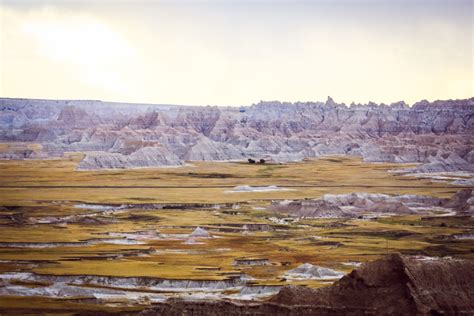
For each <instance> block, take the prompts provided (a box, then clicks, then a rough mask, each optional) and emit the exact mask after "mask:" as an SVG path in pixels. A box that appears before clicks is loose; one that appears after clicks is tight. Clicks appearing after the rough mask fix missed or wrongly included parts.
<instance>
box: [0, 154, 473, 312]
mask: <svg viewBox="0 0 474 316" xmlns="http://www.w3.org/2000/svg"><path fill="white" fill-rule="evenodd" d="M80 158H81V156H80V155H77V154H75V155H69V156H67V157H66V158H62V159H53V160H23V161H0V174H1V178H0V215H1V219H0V225H1V226H2V227H1V230H0V243H14V242H17V243H18V242H23V243H25V242H29V243H39V242H41V243H47V242H81V241H86V240H91V239H98V238H107V237H109V236H108V235H107V234H108V233H110V232H115V233H119V232H136V231H141V230H147V231H149V230H152V231H159V232H160V233H162V234H189V233H191V232H192V231H193V230H194V228H195V227H197V226H200V227H203V228H206V229H207V230H208V231H210V232H211V234H212V236H213V238H209V239H204V240H200V241H202V243H200V244H185V243H184V240H176V239H172V238H169V239H160V240H149V241H147V242H146V243H144V244H133V245H116V244H106V243H96V244H90V245H84V246H81V247H77V246H74V247H71V246H69V245H64V246H59V247H54V248H12V247H1V246H0V272H12V271H32V272H35V273H40V274H54V275H81V274H93V275H114V276H153V277H159V278H169V279H203V280H216V279H223V278H225V277H226V276H227V275H228V273H240V272H244V273H246V274H248V275H250V276H252V277H254V278H255V279H256V281H255V282H256V283H257V284H278V285H284V284H303V285H308V286H312V287H319V286H323V285H326V284H327V282H322V281H315V280H305V281H289V280H285V279H283V278H282V275H283V274H284V272H285V271H287V270H289V269H292V268H295V267H297V266H298V265H300V264H302V263H306V262H309V263H312V264H317V265H321V266H324V267H328V268H333V269H336V270H339V271H343V272H350V271H351V269H352V268H353V267H351V266H348V265H344V264H343V263H346V262H365V261H368V260H372V259H375V258H377V257H379V256H381V255H383V254H385V253H387V252H393V251H399V252H402V253H406V254H422V255H428V256H446V255H449V256H454V257H463V258H474V254H473V252H472V249H474V243H473V241H472V240H456V241H453V240H448V239H443V238H442V236H445V235H451V234H455V233H473V231H474V230H473V228H474V221H473V219H472V218H460V217H453V216H450V217H431V218H422V217H421V216H414V215H410V216H399V217H390V218H378V219H373V220H362V219H304V220H301V221H300V222H298V223H295V224H290V225H275V224H274V223H273V222H272V221H270V219H269V218H270V217H274V216H276V217H278V216H281V215H275V214H272V213H269V212H268V211H266V210H264V209H263V208H264V207H265V206H267V205H268V204H269V203H270V201H271V200H274V199H303V198H317V197H320V196H322V195H323V194H325V193H332V194H339V193H351V192H373V193H386V194H421V195H432V196H437V197H449V196H451V195H452V194H453V193H454V192H456V191H457V189H458V188H456V187H454V186H451V185H449V184H444V183H435V182H431V181H429V180H426V179H423V180H421V179H416V178H411V177H407V176H402V175H397V174H394V173H391V172H389V170H391V169H394V168H400V167H405V166H400V165H396V164H374V163H364V162H362V161H361V160H360V159H358V158H353V157H325V158H321V159H318V160H308V161H304V162H301V163H289V164H282V165H280V164H265V165H259V164H258V165H250V164H246V163H236V162H234V163H231V162H192V164H190V165H188V166H185V167H180V168H161V169H159V168H157V169H135V170H106V171H76V170H75V167H76V165H77V163H78V161H79V159H80ZM238 185H252V186H267V185H278V186H280V187H287V188H290V189H291V191H274V192H250V193H229V192H226V191H229V190H232V188H233V187H235V186H238ZM81 203H90V204H113V205H120V204H134V205H135V204H136V205H137V206H136V207H131V208H129V209H127V210H125V211H123V212H118V213H115V214H111V215H104V216H103V217H104V218H105V219H108V220H113V221H105V222H104V223H102V224H100V225H97V224H87V223H69V224H67V225H55V224H41V223H37V222H34V221H33V222H32V220H31V219H41V218H44V217H54V216H56V217H64V216H68V215H78V214H82V215H84V214H88V213H91V212H92V211H91V210H89V209H87V208H77V207H75V205H77V204H81ZM153 203H162V204H163V203H208V204H211V206H209V207H206V208H198V207H193V206H189V205H188V206H186V205H185V206H183V207H181V209H159V208H153V207H149V208H143V207H140V205H142V204H153ZM224 203H229V204H227V205H224ZM214 204H222V205H221V206H220V207H214V206H212V205H214ZM232 204H238V205H239V208H238V209H236V208H233V207H232ZM11 218H15V220H12V219H11ZM248 223H259V224H268V225H270V226H271V227H273V228H274V229H272V230H271V231H262V232H258V231H256V232H250V233H248V234H243V233H242V226H243V225H245V224H248ZM315 236H316V237H315ZM135 252H137V253H140V252H141V253H142V254H144V253H146V255H133V254H134V253H135ZM117 254H125V255H124V256H123V257H117V258H115V259H114V260H107V259H102V258H105V257H106V256H108V255H117ZM236 258H265V259H268V260H269V262H270V264H269V265H266V266H236V265H234V264H233V262H234V259H236ZM20 261H21V262H36V263H37V264H36V265H34V266H31V267H27V266H25V265H18V264H16V263H15V262H20ZM37 300H40V301H41V304H44V306H48V307H51V309H53V310H59V309H60V307H61V306H65V305H68V306H71V304H72V305H74V304H76V303H74V302H70V301H69V302H67V301H64V300H59V301H54V300H51V299H46V298H43V299H40V298H37ZM9 304H13V305H15V306H20V307H21V306H23V305H25V301H24V300H23V299H22V298H15V299H14V300H11V301H9V300H8V299H5V298H2V299H1V300H0V307H2V306H3V307H8V306H10V305H9ZM22 304H23V305H22ZM38 304H40V303H38ZM88 308H89V307H88ZM127 308H128V307H127Z"/></svg>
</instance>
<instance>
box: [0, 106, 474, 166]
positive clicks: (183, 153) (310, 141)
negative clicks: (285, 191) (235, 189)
mask: <svg viewBox="0 0 474 316" xmlns="http://www.w3.org/2000/svg"><path fill="white" fill-rule="evenodd" d="M473 134H474V98H471V99H466V100H449V101H436V102H433V103H429V102H427V101H421V102H418V103H416V104H414V105H413V106H412V107H409V106H408V105H406V104H405V103H403V102H398V103H394V104H392V105H389V106H388V105H383V104H382V105H377V104H374V103H369V104H366V105H357V104H351V106H350V107H347V106H345V105H343V104H337V103H335V102H334V100H332V99H331V98H329V99H328V100H327V101H326V102H325V103H323V102H306V103H301V102H297V103H281V102H276V101H275V102H260V103H258V104H255V105H252V106H250V107H248V108H245V109H244V110H243V111H241V110H240V109H239V108H231V107H187V106H170V105H143V104H142V105H140V104H123V103H110V102H109V103H108V102H100V101H53V100H50V101H48V100H26V99H0V141H31V142H39V143H41V144H43V148H44V150H45V151H46V154H47V155H61V154H62V153H63V152H66V151H68V152H71V151H80V152H93V153H89V154H87V155H86V158H85V159H84V161H83V162H82V163H81V164H80V166H79V168H82V169H101V168H133V167H153V166H162V165H179V164H182V163H183V161H185V160H246V159H247V158H253V159H257V160H258V159H260V158H264V159H267V160H268V159H270V160H273V161H282V162H284V161H295V160H301V159H304V158H308V157H318V156H321V155H328V154H347V155H359V156H362V157H363V158H364V159H365V160H367V161H388V162H420V163H422V165H420V166H419V167H417V168H415V169H414V170H413V171H415V172H437V171H458V170H465V171H474V164H473V161H474V158H473V157H474V140H473V137H472V135H473ZM155 153H156V156H157V157H153V156H154V155H155ZM3 158H8V159H11V158H18V159H21V158H22V157H21V155H13V154H8V153H7V154H3Z"/></svg>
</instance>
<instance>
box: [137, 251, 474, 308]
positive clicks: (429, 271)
mask: <svg viewBox="0 0 474 316" xmlns="http://www.w3.org/2000/svg"><path fill="white" fill-rule="evenodd" d="M473 279H474V262H473V261H471V260H456V259H440V258H417V257H407V256H401V255H399V254H391V255H388V256H386V257H385V258H382V259H379V260H376V261H372V262H369V263H366V264H364V265H363V266H362V267H361V268H360V269H356V270H354V271H352V272H351V273H350V274H348V275H346V276H344V277H343V278H342V279H340V280H339V281H337V282H336V283H334V284H333V285H331V286H327V287H322V288H319V289H311V288H306V287H303V286H287V287H283V288H282V289H281V290H280V292H279V293H278V294H277V295H275V296H274V297H273V298H272V299H271V300H270V301H268V302H259V303H237V302H230V301H185V300H169V301H167V302H165V303H161V304H157V305H156V306H155V307H152V308H150V309H149V310H146V311H144V312H142V315H156V314H160V315H161V314H163V315H348V314H350V315H367V314H368V315H471V314H472V313H473V312H474V301H473V300H472V297H474V285H473V283H472V280H473Z"/></svg>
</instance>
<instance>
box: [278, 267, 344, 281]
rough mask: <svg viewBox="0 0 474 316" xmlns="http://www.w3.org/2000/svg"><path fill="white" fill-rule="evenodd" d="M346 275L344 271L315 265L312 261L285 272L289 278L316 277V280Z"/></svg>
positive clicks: (332, 278)
mask: <svg viewBox="0 0 474 316" xmlns="http://www.w3.org/2000/svg"><path fill="white" fill-rule="evenodd" d="M343 276H344V273H341V272H338V271H334V270H332V269H328V268H324V267H320V266H315V265H312V264H311V263H304V264H302V265H300V266H298V267H296V268H294V269H291V270H289V271H287V272H286V273H285V278H288V279H316V280H334V279H339V278H342V277H343Z"/></svg>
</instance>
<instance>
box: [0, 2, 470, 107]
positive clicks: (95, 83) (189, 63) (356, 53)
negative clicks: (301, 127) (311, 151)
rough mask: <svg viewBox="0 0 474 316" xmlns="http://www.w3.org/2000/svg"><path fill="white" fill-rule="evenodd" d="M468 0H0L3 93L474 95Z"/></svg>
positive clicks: (156, 99)
mask: <svg viewBox="0 0 474 316" xmlns="http://www.w3.org/2000/svg"><path fill="white" fill-rule="evenodd" d="M473 3H474V1H471V0H467V1H462V0H445V1H436V0H424V1H421V0H411V1H410V0H403V1H402V0H391V1H390V0H379V1H376V0H372V1H370V0H365V1H361V0H359V1H358V0H353V1H350V0H345V1H343V0H340V1H339V0H332V1H331V0H319V1H318V0H315V1H278V0H277V1H258V2H257V1H225V0H216V1H199V2H198V1H151V0H141V1H131V0H130V1H124V0H121V1H119V0H95V1H88V0H83V1H79V0H76V1H67V0H62V1H42V0H38V1H33V0H29V1H22V0H15V1H10V0H0V96H1V97H21V98H44V99H94V100H104V101H105V100H106V101H120V102H137V103H160V104H186V105H232V106H239V105H250V104H252V103H256V102H258V101H260V100H280V101H291V102H295V101H324V100H326V98H327V97H328V96H331V97H333V98H334V99H335V100H336V101H337V102H345V103H347V104H349V103H351V102H356V103H366V102H368V101H373V102H377V103H381V102H384V103H391V102H396V101H400V100H404V101H406V102H407V103H409V104H412V103H414V102H416V101H419V100H422V99H428V100H431V101H432V100H437V99H457V98H469V97H472V96H474V69H473V65H474V55H473V43H474V24H473V23H474V17H473V16H474V11H473Z"/></svg>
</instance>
